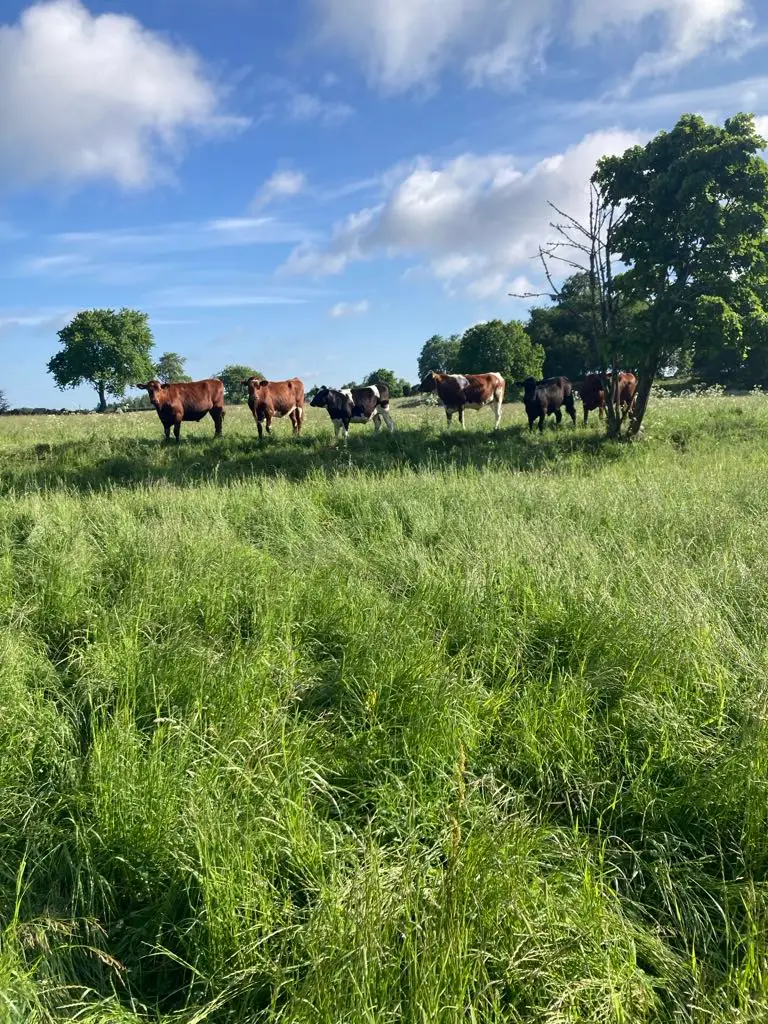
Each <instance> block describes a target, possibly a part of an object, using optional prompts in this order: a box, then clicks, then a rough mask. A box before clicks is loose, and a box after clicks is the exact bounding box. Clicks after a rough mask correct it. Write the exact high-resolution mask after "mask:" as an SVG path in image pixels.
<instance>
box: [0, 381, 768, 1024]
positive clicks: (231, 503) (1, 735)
mask: <svg viewBox="0 0 768 1024" xmlns="http://www.w3.org/2000/svg"><path fill="white" fill-rule="evenodd" d="M395 404H396V408H395V410H394V411H395V417H396V423H397V427H398V430H397V432H396V433H395V434H394V435H393V436H391V437H389V436H378V437H376V436H374V435H373V432H372V430H370V429H366V428H361V427H357V428H355V427H353V428H352V431H351V439H350V444H349V446H348V449H346V450H345V449H344V448H343V447H339V448H336V447H334V446H333V445H332V430H331V426H330V423H329V421H328V417H327V415H326V414H325V412H324V411H322V410H319V411H315V410H311V411H310V412H309V415H308V418H307V424H306V428H305V433H304V435H303V436H302V438H301V439H300V440H299V441H294V440H293V439H292V438H291V436H290V427H289V425H288V424H287V423H279V424H278V425H277V426H276V428H275V433H274V436H273V438H272V439H271V440H269V441H267V442H265V443H263V444H262V445H259V443H258V441H257V439H256V431H255V426H254V424H253V422H252V420H251V418H250V414H249V413H248V411H247V409H237V410H229V411H228V414H227V417H226V419H225V422H224V435H225V436H224V437H223V438H222V439H221V440H220V441H214V440H213V437H212V435H213V425H212V423H211V422H210V420H206V421H203V422H202V423H201V424H198V425H195V424H185V425H184V427H183V430H182V442H181V444H180V445H179V447H178V448H176V447H175V446H174V445H170V446H164V445H162V444H161V436H162V430H161V426H160V423H159V421H158V419H157V417H156V415H155V413H154V412H151V413H146V414H143V413H142V414H129V415H124V416H118V415H105V416H67V417H50V418H45V417H36V418H26V419H24V418H15V417H5V418H3V417H0V1021H2V1022H3V1024H5V1022H6V1021H7V1022H14V1024H15V1022H25V1024H27V1022H32V1024H42V1022H53V1021H57V1022H59V1021H72V1020H77V1021H82V1022H88V1024H97V1022H98V1024H126V1022H128V1021H131V1022H135V1021H139V1020H140V1021H152V1022H155V1024H160V1022H162V1024H203V1022H211V1024H221V1022H232V1024H234V1022H237V1024H248V1022H254V1024H256V1022H264V1024H267V1022H269V1024H272V1022H275V1024H277V1022H281V1024H288V1022H301V1024H342V1022H344V1024H347V1022H349V1024H374V1022H375V1024H395V1022H397V1024H400V1022H403V1024H431V1022H436V1024H437V1022H439V1024H458V1022H462V1024H466V1022H473V1024H501V1022H505V1024H506V1022H512V1024H516V1022H526V1024H581V1022H584V1024H593V1022H594V1024H598V1022H599V1024H603V1022H605V1024H608V1022H611V1024H650V1022H664V1024H672V1022H675V1024H677V1022H679V1024H684V1022H686V1024H687V1022H691V1024H726V1022H728V1024H734V1022H736V1024H747V1022H750V1024H758V1022H760V1024H764V1022H765V1021H766V1019H768V888H767V887H766V878H767V877H768V689H767V688H766V681H767V680H768V557H767V556H768V540H767V539H766V529H765V524H766V520H767V519H768V487H766V483H765V482H766V479H768V396H765V395H762V396H758V395H753V396H746V397H740V398H727V397H697V398H686V397H682V398H674V399H672V398H668V399H665V400H662V399H654V400H653V403H652V406H651V408H650V411H649V413H648V416H647V419H646V428H645V434H644V436H643V438H642V439H641V440H640V441H639V442H636V443H633V444H626V443H614V442H608V441H606V440H605V439H604V437H603V436H602V432H601V431H600V430H599V429H598V427H597V423H596V422H595V424H594V425H590V427H589V428H587V429H584V428H583V427H582V426H581V425H579V427H578V428H577V429H576V430H574V429H573V428H572V427H571V426H570V423H568V425H567V426H566V425H564V426H563V427H562V428H560V430H559V431H555V430H554V429H553V428H552V427H551V426H550V427H548V429H547V430H546V431H545V433H544V435H543V437H539V436H537V435H535V434H534V435H532V436H529V435H528V432H527V427H526V426H525V424H524V417H523V414H522V409H521V407H520V406H519V405H510V406H506V407H505V410H504V420H503V421H502V429H501V431H499V432H498V433H496V434H494V433H493V432H492V431H491V429H490V428H491V420H492V417H491V414H490V412H489V411H485V412H483V413H467V422H468V429H467V431H466V432H465V433H464V434H462V433H460V432H459V431H458V430H457V429H456V428H455V427H454V431H453V432H452V433H450V434H448V433H447V432H446V430H445V428H444V414H443V412H442V411H441V410H440V409H438V408H434V407H427V406H425V405H422V404H420V403H419V402H416V401H410V400H404V401H402V402H400V403H395ZM41 443H42V444H50V450H49V451H44V452H41V453H40V454H41V455H42V457H38V454H37V452H36V450H35V446H36V445H38V444H41Z"/></svg>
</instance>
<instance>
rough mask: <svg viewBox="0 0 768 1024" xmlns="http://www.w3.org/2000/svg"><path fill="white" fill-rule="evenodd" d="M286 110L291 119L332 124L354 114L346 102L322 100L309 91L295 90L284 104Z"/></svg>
mask: <svg viewBox="0 0 768 1024" xmlns="http://www.w3.org/2000/svg"><path fill="white" fill-rule="evenodd" d="M286 112H287V114H288V117H289V118H290V119H291V120H292V121H319V122H320V124H324V125H328V126H329V127H330V126H333V125H338V124H342V123H343V122H344V121H346V120H347V119H348V118H350V117H351V116H352V115H353V114H354V112H355V111H354V108H353V107H350V105H349V104H348V103H339V102H334V101H329V100H322V99H320V97H319V96H315V95H314V94H313V93H309V92H297V93H294V95H293V96H291V97H290V99H289V100H288V102H287V104H286Z"/></svg>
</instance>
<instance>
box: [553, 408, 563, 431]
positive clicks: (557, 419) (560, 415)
mask: <svg viewBox="0 0 768 1024" xmlns="http://www.w3.org/2000/svg"><path fill="white" fill-rule="evenodd" d="M562 422H563V411H562V409H555V423H556V424H557V426H558V427H559V426H560V424H561V423H562Z"/></svg>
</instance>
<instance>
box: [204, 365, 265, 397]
mask: <svg viewBox="0 0 768 1024" xmlns="http://www.w3.org/2000/svg"><path fill="white" fill-rule="evenodd" d="M263 376H264V374H263V373H259V371H258V370H254V369H252V368H251V367H250V366H243V365H242V364H241V363H232V364H230V365H229V366H225V367H224V369H223V370H220V371H219V373H215V374H214V377H218V379H219V380H220V381H221V382H222V384H223V385H224V398H225V400H226V401H227V402H228V403H229V404H230V405H243V404H244V403H245V402H246V401H247V400H248V392H247V391H246V389H245V388H244V387H243V381H244V380H248V378H249V377H262V378H263Z"/></svg>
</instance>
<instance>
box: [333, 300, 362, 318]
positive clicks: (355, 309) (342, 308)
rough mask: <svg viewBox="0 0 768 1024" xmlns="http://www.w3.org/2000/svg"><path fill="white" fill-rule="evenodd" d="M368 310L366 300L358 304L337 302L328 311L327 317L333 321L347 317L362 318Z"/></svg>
mask: <svg viewBox="0 0 768 1024" xmlns="http://www.w3.org/2000/svg"><path fill="white" fill-rule="evenodd" d="M369 308H370V306H369V303H368V299H361V300H360V302H337V303H336V305H335V306H331V308H330V309H329V310H328V316H332V317H333V318H334V319H335V320H341V319H342V318H344V317H348V316H364V315H365V314H366V313H367V312H368V310H369Z"/></svg>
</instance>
